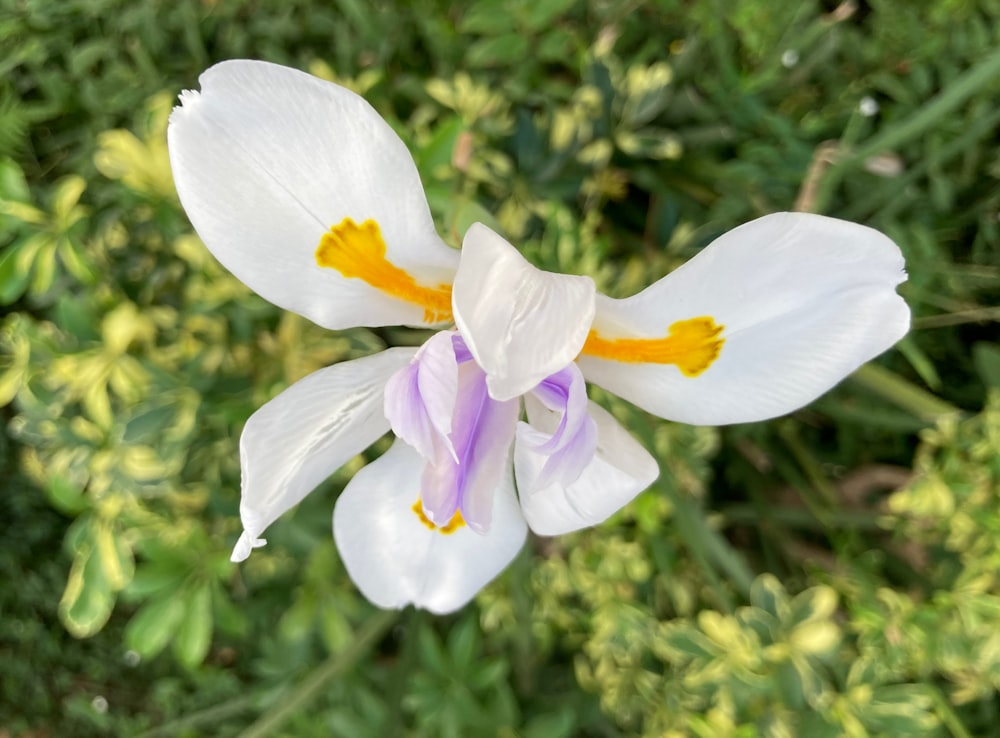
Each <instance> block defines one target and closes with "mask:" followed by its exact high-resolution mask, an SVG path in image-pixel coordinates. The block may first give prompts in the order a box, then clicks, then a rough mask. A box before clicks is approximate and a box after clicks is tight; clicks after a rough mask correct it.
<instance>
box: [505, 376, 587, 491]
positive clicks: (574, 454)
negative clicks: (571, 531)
mask: <svg viewBox="0 0 1000 738" xmlns="http://www.w3.org/2000/svg"><path fill="white" fill-rule="evenodd" d="M531 395H532V396H533V397H534V398H535V399H537V400H538V401H539V402H540V403H541V404H542V405H543V406H544V407H545V408H546V409H548V410H549V411H551V412H552V413H560V414H561V417H560V419H559V424H558V426H557V427H556V428H555V430H554V431H553V432H552V434H551V435H549V434H548V433H545V432H541V431H539V430H538V429H537V428H536V429H534V432H532V433H522V436H521V438H522V440H523V441H524V442H526V443H528V444H530V445H531V446H532V448H533V450H534V451H535V452H536V453H540V454H544V455H546V456H548V459H547V460H546V462H545V466H544V467H543V469H542V472H541V474H540V476H539V478H538V480H537V481H536V487H538V488H541V487H547V486H548V485H549V484H552V483H553V482H559V483H560V484H563V485H567V484H572V483H573V482H574V481H576V479H577V478H578V477H579V476H580V474H581V473H582V472H583V470H584V468H585V467H586V466H587V465H588V464H589V463H590V461H591V459H593V458H594V453H595V452H596V450H597V426H596V425H595V424H594V420H593V419H592V418H591V417H590V414H589V413H588V412H587V386H586V383H585V381H584V379H583V374H581V373H580V370H579V368H578V367H577V366H576V364H570V365H569V366H567V367H565V368H564V369H562V370H560V371H558V372H556V373H555V374H552V375H550V376H548V377H546V378H545V379H543V380H542V381H541V382H540V383H539V384H538V385H537V386H536V387H535V388H534V389H533V390H532V391H531Z"/></svg>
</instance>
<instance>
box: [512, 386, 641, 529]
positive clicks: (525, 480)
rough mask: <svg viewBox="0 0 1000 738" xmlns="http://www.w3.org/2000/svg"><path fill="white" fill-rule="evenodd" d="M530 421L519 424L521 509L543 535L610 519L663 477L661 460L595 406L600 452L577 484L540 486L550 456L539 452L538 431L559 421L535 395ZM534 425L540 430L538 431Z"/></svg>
mask: <svg viewBox="0 0 1000 738" xmlns="http://www.w3.org/2000/svg"><path fill="white" fill-rule="evenodd" d="M525 407H526V408H527V410H528V420H529V422H530V423H531V425H529V424H528V423H518V428H517V440H516V441H515V443H514V471H515V474H516V478H517V488H518V490H519V492H520V495H521V510H522V511H523V512H524V517H525V518H526V519H527V521H528V526H529V527H530V528H531V529H532V530H533V531H534V532H535V533H537V534H539V535H542V536H557V535H562V534H564V533H570V532H572V531H574V530H580V529H581V528H587V527H589V526H592V525H597V524H598V523H602V522H604V521H605V520H607V519H608V518H609V517H610V516H611V515H613V514H614V513H615V512H617V511H618V510H620V509H621V508H622V507H624V506H625V505H626V504H628V503H629V502H631V501H632V499H633V498H634V497H635V496H636V495H637V494H639V493H640V492H642V490H644V489H646V487H648V486H649V485H650V484H652V483H653V481H654V480H655V479H656V477H657V476H658V475H659V469H658V468H657V466H656V461H654V460H653V457H652V456H650V454H649V452H648V451H646V449H644V448H643V447H642V445H641V444H640V443H639V442H638V441H636V440H635V439H634V438H632V436H631V435H629V433H628V431H626V430H625V429H624V428H622V426H621V425H620V424H619V423H618V421H617V420H615V419H614V418H613V417H612V416H611V414H610V413H608V412H607V411H606V410H605V409H604V408H602V407H600V406H599V405H596V404H594V403H593V402H591V403H589V412H590V416H591V417H592V418H593V419H594V422H595V424H596V429H597V452H596V454H594V456H593V458H592V459H591V461H590V463H589V464H588V465H587V466H586V467H585V468H584V469H583V471H582V473H581V474H580V475H579V476H578V478H577V479H576V480H575V481H574V482H572V483H571V484H561V483H559V482H558V481H556V482H552V483H551V484H548V485H547V486H540V485H539V484H538V480H539V479H540V477H541V475H542V473H543V469H544V467H545V464H546V462H547V458H546V456H545V455H544V454H541V453H539V452H538V451H537V450H536V445H535V444H534V443H533V440H534V439H533V438H532V433H539V432H541V433H545V432H552V431H554V429H555V427H556V426H557V424H558V422H559V420H558V416H557V414H556V413H553V412H551V411H549V410H547V409H546V408H545V407H544V406H542V405H541V403H540V402H538V400H536V399H535V398H533V397H530V396H529V397H526V398H525ZM533 426H534V427H533Z"/></svg>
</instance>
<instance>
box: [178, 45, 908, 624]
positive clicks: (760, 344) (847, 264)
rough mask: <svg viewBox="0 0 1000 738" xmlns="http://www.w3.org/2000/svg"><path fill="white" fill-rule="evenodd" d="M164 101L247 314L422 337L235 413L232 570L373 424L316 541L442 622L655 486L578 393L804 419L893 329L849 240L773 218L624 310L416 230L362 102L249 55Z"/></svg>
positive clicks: (411, 170)
mask: <svg viewBox="0 0 1000 738" xmlns="http://www.w3.org/2000/svg"><path fill="white" fill-rule="evenodd" d="M200 83H201V91H200V92H192V91H185V92H183V93H182V94H181V96H180V100H181V105H180V106H178V107H177V108H176V109H175V110H174V112H173V114H172V116H171V119H170V126H169V131H168V143H169V148H170V160H171V165H172V168H173V173H174V179H175V182H176V186H177V191H178V194H179V195H180V199H181V202H182V204H183V206H184V209H185V210H186V211H187V214H188V216H189V217H190V219H191V222H192V224H193V225H194V227H195V229H196V230H197V232H198V234H199V235H200V236H201V238H202V240H203V241H204V242H205V244H206V246H207V247H208V248H209V249H210V250H211V252H212V253H213V254H214V255H215V256H216V257H217V258H218V259H219V261H220V262H222V264H223V265H224V266H225V267H226V268H227V269H229V270H230V271H231V272H232V273H233V274H234V275H236V277H238V278H239V279H240V280H242V281H243V282H244V283H245V284H247V285H248V286H249V287H250V288H251V289H253V290H254V291H256V292H257V293H258V294H259V295H261V296H262V297H263V298H265V299H266V300H268V301H270V302H272V303H273V304H275V305H277V306H279V307H281V308H284V309H286V310H291V311H294V312H296V313H298V314H300V315H303V316H305V317H306V318H308V319H310V320H312V321H314V322H315V323H317V324H319V325H320V326H323V327H325V328H329V329H333V330H342V329H346V328H352V327H356V326H367V327H376V326H386V325H404V326H415V327H421V328H437V329H438V332H437V333H435V334H433V336H432V337H431V338H430V339H429V340H428V341H427V342H426V343H425V344H424V345H423V346H421V347H420V348H419V349H415V348H389V349H387V350H385V351H383V352H381V353H379V354H376V355H373V356H369V357H365V358H361V359H357V360H354V361H348V362H343V363H340V364H336V365H334V366H331V367H328V368H325V369H321V370H319V371H317V372H315V373H313V374H311V375H310V376H308V377H306V378H305V379H302V380H301V381H299V382H297V383H296V384H294V385H292V386H291V387H289V388H288V389H286V390H285V391H284V392H282V393H281V394H279V395H278V396H277V397H275V398H274V399H272V400H271V401H270V402H268V403H267V404H265V405H264V406H263V407H261V408H260V409H259V410H258V411H257V412H255V413H254V414H253V415H252V416H251V417H250V419H249V420H248V421H247V423H246V426H245V427H244V429H243V434H242V437H241V440H240V461H241V465H242V498H241V504H240V517H241V520H242V523H243V528H244V532H243V534H242V536H241V537H240V539H239V541H238V542H237V543H236V546H235V549H234V551H233V560H234V561H241V560H243V559H245V558H246V557H247V556H249V554H250V552H251V550H252V549H253V548H255V547H258V546H261V545H263V544H264V541H263V540H261V538H260V536H261V534H262V533H263V532H264V530H265V528H267V527H268V526H269V525H270V524H271V523H273V522H274V521H275V520H276V519H277V518H278V517H279V516H280V515H282V514H283V513H284V512H285V511H287V510H289V509H290V508H292V507H293V506H294V505H296V504H297V503H298V502H299V501H301V500H302V499H303V497H305V496H306V495H307V494H308V493H309V492H310V491H311V490H313V489H314V488H315V487H316V486H317V485H318V484H319V483H320V482H321V481H323V480H324V479H325V478H326V477H328V476H329V475H330V474H332V473H333V472H334V471H335V470H336V469H337V468H338V467H340V466H341V465H343V464H344V463H345V462H347V461H348V460H349V459H351V458H352V457H354V456H355V455H356V454H358V453H360V452H361V451H363V450H364V449H365V448H367V447H368V446H369V445H371V444H372V443H374V442H375V441H376V440H377V439H378V438H379V437H381V436H382V435H383V434H385V433H386V432H387V431H389V430H390V429H391V430H392V431H393V432H394V433H395V436H396V440H395V442H394V443H393V445H392V446H391V448H390V449H389V450H388V451H387V452H386V453H384V454H383V455H382V456H380V457H379V458H378V459H376V460H375V461H373V462H372V463H370V464H369V465H368V466H366V467H365V468H364V469H362V470H361V471H359V472H358V473H357V474H356V475H355V476H354V477H353V478H352V479H351V481H350V482H349V483H348V485H347V486H346V488H345V489H344V491H343V493H342V494H341V495H340V497H339V499H338V500H337V503H336V506H335V509H334V515H333V531H334V538H335V540H336V544H337V547H338V550H339V552H340V555H341V558H342V560H343V562H344V565H345V567H346V569H347V572H348V573H349V575H350V576H351V578H352V579H353V580H354V582H355V583H356V584H357V586H358V587H359V589H360V590H361V591H362V592H363V593H364V594H365V596H367V597H368V598H369V599H370V600H371V601H372V602H373V603H375V604H376V605H379V606H381V607H385V608H398V607H403V606H405V605H407V604H414V605H416V606H418V607H423V608H426V609H428V610H431V611H433V612H439V613H442V612H450V611H453V610H456V609H458V608H460V607H461V606H463V605H464V604H465V603H467V602H468V601H469V600H470V599H471V598H472V597H473V596H474V595H475V594H476V592H478V591H479V590H480V589H481V588H482V587H483V586H485V585H486V584H487V583H488V582H489V581H490V580H492V579H493V578H494V577H495V576H496V575H497V574H499V573H500V572H501V571H502V570H503V569H504V567H506V565H507V564H508V563H509V562H510V561H511V559H512V558H513V557H514V556H515V555H516V554H517V552H518V551H519V550H520V548H521V546H522V545H523V543H524V540H525V537H526V535H527V531H528V529H529V528H530V529H531V530H533V531H534V532H535V533H537V534H540V535H545V536H548V535H557V534H561V533H566V532H569V531H573V530H578V529H580V528H584V527H587V526H591V525H594V524H596V523H599V522H601V521H603V520H605V519H607V518H608V517H609V516H610V515H612V514H613V513H614V512H615V511H617V510H618V509H620V508H621V507H622V506H623V505H625V504H626V503H628V502H629V501H630V500H631V499H632V498H634V497H635V495H637V494H638V493H639V492H640V491H642V490H643V489H645V488H646V487H648V486H649V485H650V484H651V483H652V482H653V481H654V480H655V478H656V476H657V474H658V468H657V465H656V462H655V461H654V460H653V458H652V457H651V456H650V454H649V453H648V452H647V451H646V450H645V449H644V448H643V447H642V446H641V445H640V444H639V443H638V442H637V441H635V440H634V439H633V438H632V437H631V436H630V435H629V433H628V432H627V431H626V430H625V429H624V428H623V427H622V426H621V425H619V423H618V422H617V421H616V420H615V419H614V418H613V417H612V416H611V415H610V414H609V413H608V412H607V411H605V410H603V409H602V408H601V407H599V406H597V405H596V404H594V403H593V402H590V401H589V400H588V399H587V390H586V383H587V382H591V383H593V384H596V385H599V386H601V387H604V388H605V389H607V390H609V391H611V392H613V393H615V394H617V395H619V396H621V397H623V398H625V399H626V400H628V401H630V402H632V403H634V404H635V405H637V406H639V407H640V408H642V409H644V410H646V411H648V412H650V413H652V414H654V415H657V416H659V417H662V418H666V419H668V420H675V421H682V422H685V423H693V424H712V425H717V424H725V423H741V422H747V421H755V420H764V419H766V418H771V417H774V416H777V415H782V414H784V413H788V412H790V411H792V410H795V409H796V408H799V407H801V406H802V405H805V404H806V403H808V402H810V401H811V400H813V399H814V398H816V397H817V396H818V395H820V394H821V393H823V392H825V391H826V390H828V389H829V388H830V387H832V386H833V385H834V384H836V383H837V382H838V381H840V380H841V379H842V378H843V377H844V376H846V375H847V374H848V373H849V372H851V371H853V370H854V369H855V368H857V367H858V366H859V365H861V364H862V363H863V362H865V361H867V360H869V359H871V358H872V357H874V356H876V355H877V354H879V353H881V352H882V351H884V350H885V349H887V348H888V347H889V346H891V345H892V344H893V343H894V342H895V341H897V340H898V339H899V338H900V337H901V336H902V335H903V334H904V333H905V332H906V330H907V328H908V325H909V310H908V309H907V307H906V305H905V303H904V302H903V301H902V299H901V298H900V297H899V296H898V295H897V294H896V292H895V286H896V285H897V284H899V283H900V282H902V281H903V280H904V279H905V273H904V270H903V259H902V256H901V255H900V252H899V249H898V248H897V247H896V246H895V244H893V242H892V241H891V240H889V239H888V238H887V237H886V236H884V235H882V234H881V233H879V232H877V231H874V230H872V229H870V228H866V227H864V226H860V225H856V224H853V223H847V222H844V221H839V220H835V219H832V218H826V217H822V216H816V215H806V214H800V213H779V214H775V215H770V216H766V217H763V218H760V219H758V220H755V221H753V222H751V223H748V224H746V225H743V226H741V227H739V228H737V229H735V230H733V231H731V232H729V233H727V234H725V235H723V236H722V237H720V238H718V239H717V240H716V241H714V242H713V243H712V244H711V245H709V246H708V247H707V248H705V249H704V250H703V251H702V252H701V253H700V254H698V255H697V256H696V257H695V258H694V259H692V260H691V261H690V262H688V263H687V264H685V265H684V266H682V267H681V268H679V269H677V270H676V271H674V272H672V273H671V274H669V275H668V276H666V277H665V278H663V279H661V280H660V281H658V282H656V283H655V284H653V285H652V286H651V287H649V288H648V289H645V290H643V291H642V292H640V293H639V294H637V295H634V296H632V297H629V298H626V299H612V298H609V297H605V296H604V295H601V294H598V293H597V292H596V290H595V288H594V284H593V282H592V281H591V280H590V279H589V278H588V277H582V276H571V275H563V274H553V273H548V272H544V271H541V270H539V269H536V268H535V267H533V266H532V265H531V264H529V263H528V262H527V261H526V260H525V259H524V258H523V257H522V256H521V255H520V254H519V253H518V252H517V250H516V249H515V248H514V247H512V246H511V245H510V244H509V243H507V241H505V240H504V239H503V238H502V237H501V236H499V235H497V234H496V233H494V232H493V231H491V230H490V229H488V228H487V227H485V226H483V225H480V224H477V225H474V226H472V227H471V228H470V229H469V231H468V232H467V233H466V234H465V237H464V240H463V244H462V249H461V250H460V251H459V250H456V249H453V248H450V247H449V246H448V245H446V244H445V243H444V242H443V241H442V240H441V239H440V238H439V236H438V235H437V233H436V232H435V228H434V224H433V222H432V219H431V215H430V211H429V208H428V205H427V201H426V198H425V196H424V192H423V188H422V187H421V184H420V179H419V176H418V173H417V170H416V167H415V166H414V163H413V160H412V158H411V156H410V154H409V152H408V150H407V148H406V146H405V145H404V144H403V143H402V141H401V140H400V139H399V138H398V137H397V136H396V134H395V133H394V132H393V130H392V129H391V128H390V127H389V125H387V124H386V123H385V121H383V120H382V119H381V118H380V117H379V115H378V114H377V113H376V112H375V111H374V110H373V109H372V108H371V107H370V106H369V105H368V104H367V103H366V102H365V101H364V100H363V99H362V98H360V97H358V96H357V95H355V94H353V93H352V92H350V91H348V90H346V89H344V88H342V87H339V86H337V85H334V84H331V83H328V82H325V81H322V80H319V79H316V78H314V77H312V76H310V75H307V74H304V73H302V72H299V71H296V70H293V69H288V68H285V67H281V66H276V65H273V64H268V63H264V62H256V61H230V62H223V63H221V64H218V65H216V66H214V67H212V68H211V69H209V70H208V71H206V72H205V73H204V74H203V75H202V76H201V78H200Z"/></svg>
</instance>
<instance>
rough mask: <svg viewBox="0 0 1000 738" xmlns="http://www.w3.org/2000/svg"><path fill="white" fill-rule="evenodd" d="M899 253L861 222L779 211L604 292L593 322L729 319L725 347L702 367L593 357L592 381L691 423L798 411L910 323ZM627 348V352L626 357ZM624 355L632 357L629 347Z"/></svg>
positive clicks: (649, 329) (588, 367)
mask: <svg viewBox="0 0 1000 738" xmlns="http://www.w3.org/2000/svg"><path fill="white" fill-rule="evenodd" d="M905 279H906V274H905V271H904V264H903V257H902V255H901V253H900V251H899V248H898V247H897V246H896V244H894V243H893V242H892V241H891V240H890V239H889V238H888V237H886V236H885V235H883V234H881V233H879V232H878V231H876V230H873V229H871V228H867V227H865V226H861V225H857V224H855V223H849V222H846V221H842V220H836V219H834V218H827V217H824V216H820V215H808V214H804V213H778V214H775V215H769V216H766V217H763V218H759V219H758V220H755V221H752V222H750V223H747V224H746V225H743V226H741V227H739V228H737V229H735V230H733V231H730V232H729V233H727V234H725V235H723V236H721V237H720V238H718V239H716V240H715V241H714V242H713V243H712V244H710V245H709V246H708V247H707V248H706V249H705V250H704V251H702V252H701V253H700V254H698V256H696V257H695V258H693V259H692V260H691V261H689V262H688V263H686V264H684V265H683V266H682V267H680V268H679V269H677V270H676V271H674V272H673V273H671V274H669V275H668V276H667V277H665V278H664V279H661V280H660V281H659V282H657V283H656V284H654V285H652V286H651V287H649V288H648V289H646V290H644V291H642V292H640V293H639V294H637V295H635V296H633V297H629V298H626V299H624V300H612V299H610V298H607V297H603V296H600V297H599V299H598V306H597V315H596V317H595V319H594V326H593V327H594V330H595V331H596V332H597V333H599V334H602V335H606V336H612V337H618V336H622V337H629V338H639V339H643V340H646V339H653V338H662V337H663V336H664V335H666V334H667V330H668V328H669V327H670V326H671V325H672V324H674V323H675V322H678V321H686V320H690V319H693V318H698V317H703V316H707V317H710V318H712V319H713V320H714V322H715V324H717V325H719V326H723V330H722V332H721V334H720V336H719V337H720V338H721V339H722V340H723V343H722V345H721V350H720V351H719V353H718V357H717V358H716V359H715V360H714V361H713V362H712V363H711V364H710V365H709V366H708V368H707V369H705V370H704V371H702V372H701V373H698V374H697V375H696V376H686V375H685V374H683V373H682V372H681V370H680V369H679V368H678V366H676V365H674V364H669V363H642V362H633V361H628V360H617V359H614V358H608V357H602V356H594V355H588V353H587V351H588V350H587V349H586V348H585V349H584V354H583V355H582V356H581V357H580V362H579V363H580V368H581V369H582V370H583V373H584V376H586V378H587V380H588V381H591V382H594V383H595V384H599V385H601V386H602V387H604V388H605V389H607V390H609V391H611V392H614V393H615V394H617V395H620V396H621V397H624V398H625V399H627V400H629V401H630V402H633V403H634V404H636V405H638V406H639V407H641V408H644V409H645V410H648V411H649V412H651V413H654V414H656V415H659V416H661V417H664V418H668V419H671V420H678V421H681V422H685V423H692V424H704V425H719V424H725V423H741V422H748V421H755V420H764V419H767V418H771V417H775V416H778V415H782V414H784V413H788V412H791V411H792V410H795V409H797V408H799V407H801V406H803V405H805V404H806V403H808V402H811V401H812V400H813V399H815V398H816V397H818V396H819V395H821V394H822V393H823V392H826V391H827V390H829V389H830V388H831V387H833V386H834V385H835V384H836V383H837V382H839V381H840V380H842V379H843V378H844V377H846V376H847V375H848V374H849V373H850V372H852V371H854V370H855V369H856V368H857V367H859V366H860V365H861V364H863V363H864V362H866V361H868V360H869V359H871V358H873V357H875V356H877V355H878V354H880V353H882V352H883V351H885V350H886V349H888V348H889V347H890V346H892V345H893V344H894V343H895V342H896V341H898V340H899V339H900V338H901V337H902V336H903V335H904V334H905V333H906V331H907V330H908V329H909V325H910V311H909V308H908V307H907V306H906V303H905V302H904V301H903V299H902V298H901V297H900V296H899V295H898V294H896V291H895V288H896V285H898V284H899V283H900V282H902V281H904V280H905ZM626 353H627V352H623V355H624V354H626ZM626 358H627V357H626Z"/></svg>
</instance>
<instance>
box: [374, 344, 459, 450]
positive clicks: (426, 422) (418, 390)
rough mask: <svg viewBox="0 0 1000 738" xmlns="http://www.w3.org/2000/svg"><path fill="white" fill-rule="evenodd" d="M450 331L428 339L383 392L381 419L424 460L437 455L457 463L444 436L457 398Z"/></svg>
mask: <svg viewBox="0 0 1000 738" xmlns="http://www.w3.org/2000/svg"><path fill="white" fill-rule="evenodd" d="M453 335H454V334H453V333H452V332H450V331H441V332H440V333H436V334H435V335H433V336H431V338H429V339H428V340H427V342H426V343H424V345H423V346H421V347H420V350H419V351H417V354H416V356H414V357H413V360H412V361H411V362H410V363H409V365H408V366H406V367H404V368H403V369H400V370H399V371H398V372H396V373H395V374H393V375H392V377H391V378H390V379H389V382H388V384H387V385H386V388H385V416H386V417H387V418H388V419H389V424H390V425H391V426H392V432H393V433H395V434H396V435H397V436H398V437H399V438H402V439H403V440H404V441H406V442H407V443H409V444H410V445H411V446H413V448H415V449H416V450H417V451H418V452H419V453H420V455H421V456H423V457H424V458H425V459H427V460H433V459H434V458H436V455H437V452H438V446H439V444H440V445H441V446H443V448H441V449H440V451H441V452H443V453H445V454H447V455H450V456H451V457H452V458H453V459H456V460H457V457H456V456H455V449H454V447H453V446H452V443H451V439H450V438H449V437H448V435H449V434H450V433H451V416H452V413H453V412H454V409H455V401H456V399H457V397H458V361H457V360H456V358H455V349H454V347H453V345H452V336H453Z"/></svg>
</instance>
